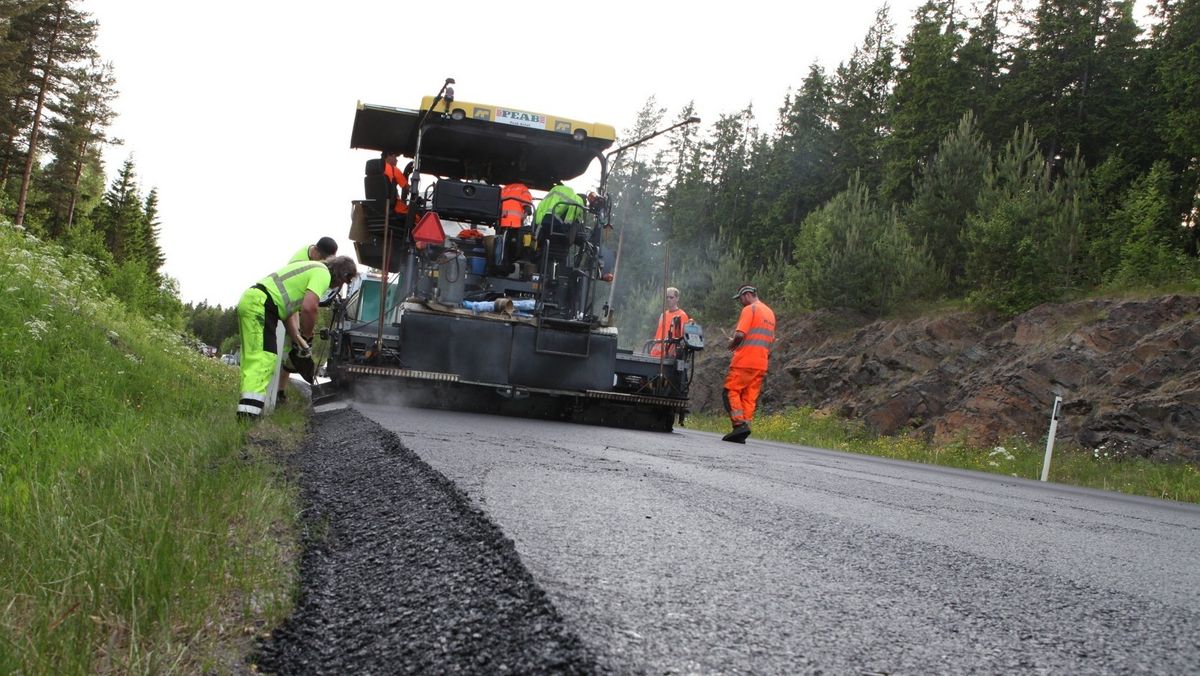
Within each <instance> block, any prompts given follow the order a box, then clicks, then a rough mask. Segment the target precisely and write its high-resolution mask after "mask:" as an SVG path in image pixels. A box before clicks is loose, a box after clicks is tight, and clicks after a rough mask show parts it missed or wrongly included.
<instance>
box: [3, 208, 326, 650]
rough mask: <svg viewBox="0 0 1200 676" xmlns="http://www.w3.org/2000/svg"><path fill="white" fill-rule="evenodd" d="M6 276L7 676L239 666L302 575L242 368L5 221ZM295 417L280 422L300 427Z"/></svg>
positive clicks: (285, 493)
mask: <svg viewBox="0 0 1200 676" xmlns="http://www.w3.org/2000/svg"><path fill="white" fill-rule="evenodd" d="M0 284H3V289H2V293H3V301H2V303H0V392H2V394H3V396H0V672H2V673H10V672H21V673H85V672H96V671H100V672H110V671H117V672H134V673H161V672H170V671H179V670H183V671H195V670H204V669H208V668H212V667H213V665H214V664H216V663H219V662H220V661H221V660H228V659H229V655H224V656H222V655H221V652H222V651H223V650H227V648H225V647H222V646H223V645H224V644H225V643H226V642H227V640H232V639H233V638H234V637H244V636H245V635H246V634H247V633H250V632H253V631H255V630H256V629H259V628H261V627H264V626H266V625H268V624H270V623H273V622H274V621H275V620H276V619H277V618H278V617H279V616H280V615H281V614H282V613H284V612H285V611H286V609H287V608H288V606H289V605H290V602H291V599H290V598H289V595H290V589H291V581H292V578H293V576H294V570H293V564H291V563H288V561H289V559H288V557H287V556H285V553H284V552H282V551H280V545H279V544H278V543H279V542H280V541H286V540H287V538H280V537H278V536H279V535H280V529H288V528H290V527H291V521H290V519H291V518H292V511H293V509H292V502H291V499H292V495H291V493H290V489H288V488H287V483H286V481H283V480H281V478H280V477H278V476H276V475H275V473H276V470H275V469H273V468H274V467H275V465H274V464H273V463H272V461H271V458H270V457H268V455H269V454H268V453H266V452H265V451H264V450H262V446H263V444H258V445H257V446H256V445H254V444H251V445H250V446H247V444H246V441H247V436H248V434H251V433H252V434H257V435H263V434H265V431H264V429H263V428H258V429H253V430H252V429H251V428H247V427H245V426H244V425H242V424H239V423H238V422H237V421H236V419H235V416H234V407H235V403H236V399H235V398H236V396H237V382H236V370H235V369H232V368H230V367H228V366H225V365H224V364H221V363H219V362H217V361H215V360H211V359H205V358H204V357H202V356H200V355H199V354H197V353H196V352H194V351H193V350H190V349H188V348H187V347H186V346H185V345H184V343H183V341H182V340H181V339H180V338H179V336H177V335H176V334H174V333H173V332H172V331H171V330H169V328H167V327H163V326H160V325H159V322H156V321H154V320H147V319H144V318H141V317H139V316H136V315H133V314H131V313H129V312H127V311H126V310H125V308H124V306H122V305H121V304H120V303H119V302H117V301H115V300H113V299H111V298H108V297H104V296H102V295H99V291H98V289H100V288H101V285H100V284H99V280H98V278H97V276H96V272H95V271H94V270H93V269H92V267H91V266H90V264H89V262H88V260H87V259H85V258H82V257H79V256H70V255H67V254H65V253H64V252H63V251H62V250H61V249H59V248H57V247H55V246H53V245H49V244H46V243H43V242H40V241H38V240H36V239H34V238H32V237H29V236H26V235H24V234H23V233H22V232H20V231H18V230H15V229H13V228H12V227H11V226H9V225H7V224H0ZM291 416H292V417H291V419H288V417H287V416H286V415H284V416H277V417H278V418H279V420H277V421H276V424H278V423H279V422H282V423H283V426H282V427H280V428H279V429H280V430H282V429H287V428H296V427H297V426H301V427H302V426H303V424H304V420H303V416H302V414H300V413H298V412H293V413H292V414H291ZM280 433H282V432H280ZM241 640H244V639H241Z"/></svg>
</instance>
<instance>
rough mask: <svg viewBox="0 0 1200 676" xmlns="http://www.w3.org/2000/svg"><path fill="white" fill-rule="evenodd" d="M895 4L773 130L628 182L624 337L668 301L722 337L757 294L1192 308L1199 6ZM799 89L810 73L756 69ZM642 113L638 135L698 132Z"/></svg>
mask: <svg viewBox="0 0 1200 676" xmlns="http://www.w3.org/2000/svg"><path fill="white" fill-rule="evenodd" d="M1142 9H1143V8H1142V7H1138V6H1135V4H1134V2H1133V1H1132V0H1123V1H1112V0H1042V1H1041V2H1037V3H1035V4H1032V6H1022V5H1021V4H1020V3H1014V2H998V1H997V0H985V1H983V2H979V3H976V4H974V5H972V6H970V7H967V6H965V5H964V3H961V2H955V1H954V0H933V1H931V2H927V3H925V4H924V5H923V6H921V8H920V9H919V10H918V11H917V12H916V14H915V16H914V21H913V26H912V29H911V31H910V32H909V34H908V35H907V36H904V37H903V39H902V40H899V39H898V38H897V36H896V35H895V34H894V29H893V24H892V23H891V20H890V18H889V14H888V9H887V7H886V6H885V7H883V8H882V9H880V10H879V11H878V13H877V15H876V18H875V21H874V23H873V24H872V25H871V26H869V27H868V28H867V30H866V34H865V36H864V37H863V39H862V42H861V44H859V45H858V46H857V47H856V48H855V49H854V50H853V53H852V54H851V55H850V57H849V59H848V60H846V61H843V62H842V63H841V64H840V65H838V66H837V68H836V69H834V70H833V72H826V70H825V69H823V68H822V67H821V66H819V65H815V64H814V65H811V66H809V67H808V68H807V75H806V76H805V77H804V78H803V81H802V82H801V83H799V85H797V86H793V89H792V90H791V91H790V93H789V95H788V96H787V97H786V98H785V100H784V101H783V102H782V104H781V105H780V107H779V109H778V111H777V112H778V114H777V116H776V118H775V121H774V123H773V126H771V127H770V128H769V129H763V128H760V126H759V125H760V123H759V122H758V120H759V119H760V113H761V111H755V110H753V109H752V108H751V107H750V106H746V107H745V108H743V109H741V110H734V111H733V112H727V113H725V114H722V115H720V117H719V118H718V119H717V120H716V121H715V122H713V123H711V124H708V125H707V127H706V132H705V131H700V130H697V129H696V128H695V127H694V126H684V127H682V128H681V129H680V130H678V131H675V132H672V133H671V134H669V135H664V137H663V138H665V139H667V140H666V141H665V142H663V143H662V144H661V145H660V146H659V147H657V148H656V149H654V150H653V151H647V149H645V148H641V149H639V151H638V152H639V154H632V153H626V154H625V155H623V156H622V157H621V158H619V159H618V160H617V161H616V162H615V169H614V175H613V180H612V183H610V190H611V192H613V193H614V195H615V213H616V215H617V218H618V219H619V221H620V223H621V224H622V225H623V226H625V236H624V237H625V239H624V246H623V247H622V249H623V252H622V257H623V260H622V261H621V263H620V269H621V275H620V279H619V280H618V290H617V295H618V297H621V298H624V299H625V301H626V302H625V303H624V304H623V305H622V304H617V307H618V308H622V307H623V308H624V312H625V316H624V318H623V321H622V323H623V325H624V328H625V329H627V333H628V332H633V333H636V334H637V335H641V336H647V335H649V334H651V333H653V331H652V328H651V327H652V325H653V321H654V317H655V316H656V315H657V312H659V311H660V310H661V304H662V296H661V289H662V288H663V286H664V281H666V282H667V283H669V284H670V285H673V286H677V287H680V289H681V290H682V291H683V297H682V301H683V306H684V308H685V309H687V310H688V311H689V312H690V313H691V314H692V315H693V316H697V315H698V316H699V317H700V318H701V319H702V320H704V321H708V322H710V323H711V322H724V321H728V320H729V319H730V318H731V317H732V316H733V313H734V312H735V310H736V307H735V305H736V303H733V302H732V301H730V300H729V296H730V294H731V292H732V291H731V290H732V289H735V288H737V286H738V284H740V283H742V282H743V281H750V282H753V283H755V284H757V285H758V286H759V288H760V293H761V294H762V295H763V297H764V299H765V300H767V302H768V303H769V304H772V305H774V306H775V307H776V310H777V311H778V310H780V309H781V308H782V309H783V310H784V311H792V312H795V311H804V310H811V309H817V308H831V309H836V308H848V309H852V310H854V311H856V312H858V313H862V314H866V315H867V316H880V315H885V314H888V313H894V312H896V311H898V310H903V309H906V308H910V307H914V306H916V307H923V306H934V305H936V304H939V303H946V302H952V303H953V302H959V303H966V304H969V305H972V306H976V307H984V308H989V309H995V310H999V311H1001V312H1010V313H1011V312H1018V311H1021V310H1024V309H1027V308H1029V307H1032V306H1034V305H1037V304H1039V303H1042V302H1046V301H1052V300H1059V299H1064V298H1068V297H1072V296H1078V295H1083V294H1088V293H1097V292H1099V293H1108V292H1113V293H1115V292H1124V291H1126V290H1129V289H1134V288H1157V289H1171V288H1176V289H1180V290H1195V289H1196V288H1197V258H1196V255H1197V244H1198V237H1197V235H1198V233H1200V231H1198V230H1197V228H1196V225H1197V194H1198V192H1200V0H1158V1H1157V2H1155V3H1154V4H1153V6H1151V7H1149V8H1148V9H1147V11H1146V12H1141V10H1142ZM756 67H770V68H772V69H775V70H778V71H779V72H781V73H783V72H793V71H794V72H798V73H803V72H805V69H804V66H803V64H778V63H775V64H757V65H756ZM694 112H695V111H694V110H693V109H692V107H690V106H689V107H686V108H684V109H683V110H679V111H675V112H674V113H673V114H670V115H669V114H668V112H667V111H666V110H665V109H664V108H662V107H660V106H659V105H658V104H657V103H656V101H655V100H653V99H652V100H650V101H648V102H647V103H646V105H645V107H644V109H643V110H642V111H641V113H640V114H639V116H638V118H637V122H636V124H635V125H633V127H632V128H631V129H629V130H626V132H625V134H623V135H624V136H627V137H628V138H630V139H632V138H638V137H639V136H640V135H642V134H644V133H648V132H649V131H651V130H653V129H656V128H661V127H663V126H665V125H669V124H671V123H672V122H673V121H675V120H681V119H684V118H686V117H687V116H689V115H692V114H694Z"/></svg>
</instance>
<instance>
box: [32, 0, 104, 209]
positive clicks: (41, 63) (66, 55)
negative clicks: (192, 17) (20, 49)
mask: <svg viewBox="0 0 1200 676" xmlns="http://www.w3.org/2000/svg"><path fill="white" fill-rule="evenodd" d="M15 23H23V24H26V25H25V26H23V30H22V31H21V34H23V35H28V36H29V40H30V41H29V43H28V47H29V49H30V50H31V51H32V57H31V59H30V63H31V64H32V70H31V71H30V72H28V73H26V74H25V79H24V86H25V88H26V91H28V96H27V99H28V100H30V101H32V102H33V103H32V108H31V110H32V116H31V121H30V125H29V129H28V134H27V139H28V140H27V141H26V143H25V158H24V171H23V173H22V178H21V187H20V189H19V191H18V196H17V210H16V216H15V217H14V218H13V222H14V223H15V224H16V225H21V224H22V223H23V222H24V219H25V205H26V200H27V198H28V192H29V185H30V181H31V180H32V178H33V169H34V164H35V163H36V160H37V155H38V149H39V146H40V145H41V143H42V139H41V128H42V124H43V122H44V116H45V115H46V106H47V104H48V103H49V102H51V101H53V100H54V99H55V98H57V97H58V96H59V95H60V94H62V93H63V91H64V87H65V86H66V83H67V82H68V81H69V77H70V76H71V75H72V74H73V72H76V71H72V68H71V67H72V65H73V64H76V63H79V62H80V61H82V60H86V59H89V58H91V57H93V56H94V55H95V51H94V47H93V42H94V40H95V35H96V24H95V22H94V21H92V20H90V19H89V18H88V15H86V14H84V13H82V12H80V11H78V10H76V9H74V7H72V2H71V0H48V1H47V2H46V3H45V4H44V5H41V6H38V7H36V8H34V9H33V11H31V12H29V13H28V14H24V15H22V16H20V17H18V19H17V21H16V22H15Z"/></svg>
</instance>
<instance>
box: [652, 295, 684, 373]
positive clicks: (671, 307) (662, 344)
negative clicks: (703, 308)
mask: <svg viewBox="0 0 1200 676" xmlns="http://www.w3.org/2000/svg"><path fill="white" fill-rule="evenodd" d="M666 300H667V311H666V312H664V313H662V316H661V317H659V318H658V329H657V330H655V332H654V342H653V343H652V344H651V345H650V356H651V357H674V356H675V344H674V343H670V342H667V341H671V340H677V339H679V338H682V337H683V325H684V324H687V323H688V315H687V313H686V312H684V311H683V310H682V309H680V308H679V289H676V288H675V287H673V286H668V287H667V295H666ZM676 319H678V320H679V326H678V328H676V325H675V320H676Z"/></svg>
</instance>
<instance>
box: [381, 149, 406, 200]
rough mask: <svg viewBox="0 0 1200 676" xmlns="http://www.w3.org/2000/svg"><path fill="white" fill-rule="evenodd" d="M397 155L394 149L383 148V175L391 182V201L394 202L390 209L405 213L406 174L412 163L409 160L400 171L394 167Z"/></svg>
mask: <svg viewBox="0 0 1200 676" xmlns="http://www.w3.org/2000/svg"><path fill="white" fill-rule="evenodd" d="M399 155H400V154H399V153H397V152H395V151H394V150H385V151H384V152H383V175H384V176H387V177H388V180H389V181H391V182H392V191H393V196H392V201H393V202H395V204H394V205H393V206H392V211H394V212H396V213H397V214H407V213H408V174H409V173H410V172H411V171H412V163H411V162H410V163H409V164H408V166H407V167H406V168H405V170H404V171H400V170H399V169H397V168H396V162H397V159H398V158H399Z"/></svg>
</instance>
